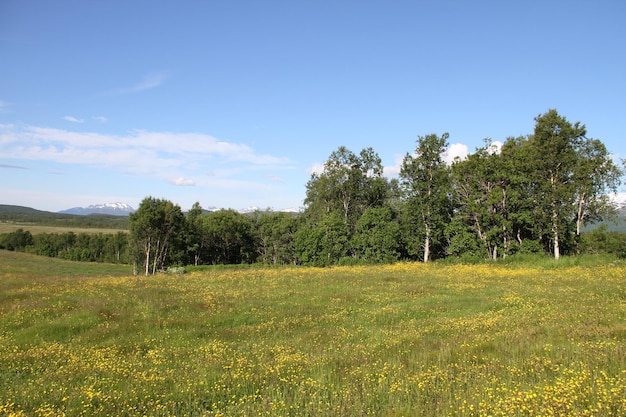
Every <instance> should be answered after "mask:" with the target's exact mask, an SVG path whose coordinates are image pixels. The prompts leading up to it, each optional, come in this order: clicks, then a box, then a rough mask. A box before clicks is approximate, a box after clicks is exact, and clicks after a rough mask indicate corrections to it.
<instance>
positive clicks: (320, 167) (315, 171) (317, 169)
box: [306, 162, 324, 175]
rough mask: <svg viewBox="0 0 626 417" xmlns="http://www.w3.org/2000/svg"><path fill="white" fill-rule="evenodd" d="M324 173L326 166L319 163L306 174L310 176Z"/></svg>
mask: <svg viewBox="0 0 626 417" xmlns="http://www.w3.org/2000/svg"><path fill="white" fill-rule="evenodd" d="M322 172H324V164H320V163H319V162H316V163H314V164H313V165H312V166H311V167H310V168H308V169H307V170H306V173H307V174H309V175H313V174H318V175H319V174H321V173H322Z"/></svg>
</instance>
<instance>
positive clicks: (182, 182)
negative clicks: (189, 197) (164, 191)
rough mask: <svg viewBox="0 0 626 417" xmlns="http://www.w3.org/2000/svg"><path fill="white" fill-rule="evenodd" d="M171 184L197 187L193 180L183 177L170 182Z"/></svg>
mask: <svg viewBox="0 0 626 417" xmlns="http://www.w3.org/2000/svg"><path fill="white" fill-rule="evenodd" d="M169 183H170V184H173V185H183V186H190V185H196V183H195V181H194V180H192V179H191V178H183V177H178V178H176V179H173V180H169Z"/></svg>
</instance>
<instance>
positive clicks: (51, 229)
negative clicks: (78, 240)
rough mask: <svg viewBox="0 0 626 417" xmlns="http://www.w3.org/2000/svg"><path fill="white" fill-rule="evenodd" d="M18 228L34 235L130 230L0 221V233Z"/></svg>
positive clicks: (107, 232) (104, 232)
mask: <svg viewBox="0 0 626 417" xmlns="http://www.w3.org/2000/svg"><path fill="white" fill-rule="evenodd" d="M17 229H22V230H28V231H29V232H30V233H31V234H32V235H36V234H39V233H66V232H74V233H76V234H78V233H90V234H91V233H102V234H115V233H117V232H128V230H121V229H106V228H95V227H71V226H44V225H41V224H35V223H22V222H0V234H2V233H11V232H15V231H16V230H17Z"/></svg>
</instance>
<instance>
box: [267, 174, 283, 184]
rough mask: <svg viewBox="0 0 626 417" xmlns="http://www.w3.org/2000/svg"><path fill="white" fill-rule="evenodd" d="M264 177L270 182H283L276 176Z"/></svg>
mask: <svg viewBox="0 0 626 417" xmlns="http://www.w3.org/2000/svg"><path fill="white" fill-rule="evenodd" d="M265 177H266V178H269V179H270V180H271V181H274V182H281V183H284V182H285V180H284V179H282V178H281V177H279V176H277V175H272V174H268V175H266V176H265Z"/></svg>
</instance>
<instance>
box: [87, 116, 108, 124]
mask: <svg viewBox="0 0 626 417" xmlns="http://www.w3.org/2000/svg"><path fill="white" fill-rule="evenodd" d="M91 118H92V119H93V120H95V121H97V122H100V123H106V122H108V121H109V119H107V118H106V117H104V116H92V117H91Z"/></svg>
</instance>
